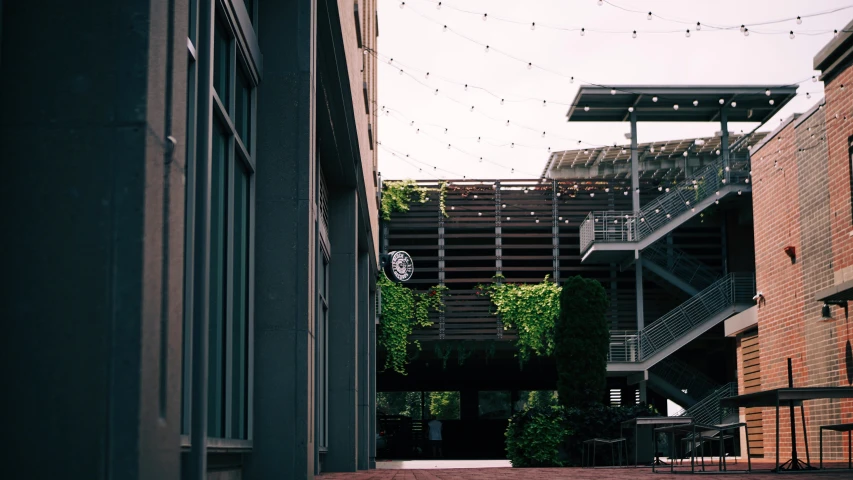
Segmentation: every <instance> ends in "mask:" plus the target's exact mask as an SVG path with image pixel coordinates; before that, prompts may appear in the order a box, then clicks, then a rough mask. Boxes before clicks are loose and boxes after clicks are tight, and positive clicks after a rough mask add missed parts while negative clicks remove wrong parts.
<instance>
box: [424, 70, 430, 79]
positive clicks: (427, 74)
mask: <svg viewBox="0 0 853 480" xmlns="http://www.w3.org/2000/svg"><path fill="white" fill-rule="evenodd" d="M424 78H426V79H427V80H429V72H426V75H424Z"/></svg>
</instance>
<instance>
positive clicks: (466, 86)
mask: <svg viewBox="0 0 853 480" xmlns="http://www.w3.org/2000/svg"><path fill="white" fill-rule="evenodd" d="M465 91H466V92H467V91H468V84H467V83H466V84H465Z"/></svg>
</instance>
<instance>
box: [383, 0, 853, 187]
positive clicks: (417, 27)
mask: <svg viewBox="0 0 853 480" xmlns="http://www.w3.org/2000/svg"><path fill="white" fill-rule="evenodd" d="M401 3H402V2H401V1H400V0H379V11H378V18H379V34H380V36H379V40H378V49H377V55H378V57H379V58H380V59H381V60H380V64H379V94H378V107H379V108H381V107H383V106H384V107H385V108H386V109H388V110H390V114H389V115H386V114H384V113H380V118H379V128H378V131H379V134H378V138H379V141H380V142H381V144H382V145H381V146H380V147H378V148H379V169H380V172H381V173H382V177H383V179H385V180H389V179H401V178H415V179H431V178H451V179H460V178H461V177H462V176H463V175H464V176H466V177H467V178H469V179H471V178H474V179H480V178H518V179H521V178H538V177H539V176H540V175H541V172H542V168H543V166H544V164H545V162H546V160H547V158H548V148H549V147H550V148H551V150H552V151H559V150H568V149H574V148H577V147H578V144H577V139H580V140H582V141H583V142H584V143H585V144H599V145H612V144H613V142H618V143H619V144H623V143H625V142H626V140H625V133H626V132H627V131H628V129H629V127H628V124H627V123H625V124H618V123H571V124H570V123H567V122H566V116H565V115H566V112H567V111H568V106H565V105H558V104H556V103H557V102H562V103H565V104H569V103H571V101H572V99H573V98H574V96H575V94H576V93H577V89H578V87H579V86H580V85H581V84H582V83H583V82H582V81H581V80H580V79H583V80H585V81H587V82H591V83H596V84H603V85H619V84H622V85H626V84H634V85H637V84H673V85H679V84H691V85H700V84H701V85H726V84H744V85H747V84H748V85H761V86H768V87H772V86H773V85H784V84H790V83H794V82H799V81H802V80H804V79H809V78H810V77H811V76H812V75H815V74H816V72H814V71H813V70H812V65H813V58H814V55H815V54H816V53H817V52H818V51H819V50H820V49H821V48H822V47H823V46H824V45H826V43H828V42H829V41H830V40H831V39H832V33H831V31H832V30H833V29H838V30H841V29H842V28H843V27H844V26H845V25H846V24H847V23H848V22H849V21H850V20H851V19H853V8H849V9H845V10H841V11H838V12H836V13H832V14H828V15H823V16H816V17H811V18H805V16H806V15H809V14H813V13H818V12H822V11H827V10H831V9H835V8H839V7H845V6H848V5H853V0H809V1H805V0H608V1H605V2H604V4H603V5H602V6H598V0H524V1H521V0H448V1H442V2H441V3H442V7H441V8H440V9H437V8H436V6H437V4H438V1H437V0H406V2H405V6H404V7H403V8H400V4H401ZM451 7H454V8H456V9H464V10H468V11H471V12H475V13H473V14H471V13H464V12H460V11H459V10H456V9H454V8H451ZM619 7H624V8H629V9H634V10H640V11H642V12H646V13H647V12H648V11H651V12H653V13H654V14H655V15H656V17H655V18H653V19H652V20H647V18H646V17H647V15H646V13H642V12H641V13H632V12H627V11H624V10H622V9H620V8H619ZM483 13H487V14H488V16H487V20H486V21H483V19H482V17H483V15H482V14H483ZM657 15H659V16H661V17H664V18H658V17H657ZM798 15H799V16H803V17H804V18H803V20H802V24H797V23H796V21H793V20H792V21H789V22H784V23H775V24H768V25H764V26H758V25H753V27H752V29H751V31H750V35H749V36H744V35H743V33H741V31H740V29H739V28H738V26H739V25H741V24H746V25H747V26H749V25H750V24H755V23H760V22H767V21H775V20H780V19H785V18H789V17H791V18H793V17H796V16H798ZM498 17H500V18H506V19H511V20H513V21H516V22H520V24H513V23H509V22H505V21H500V20H499V19H498ZM673 20H679V21H685V22H689V24H685V23H678V22H676V21H673ZM697 21H698V22H702V23H704V24H706V26H705V27H703V28H702V29H701V30H700V31H697V30H696V26H695V24H696V22H697ZM534 22H535V23H536V28H535V29H531V24H532V23H534ZM444 25H446V26H447V28H448V30H447V31H443V30H444V28H443V26H444ZM711 25H716V26H735V28H734V29H731V30H715V29H713V28H711V27H710V26H711ZM546 26H555V27H561V28H565V29H574V28H581V27H583V28H585V29H586V31H585V34H584V35H583V36H581V35H580V33H579V32H578V31H573V30H558V29H554V28H546ZM688 28H689V29H690V32H691V34H690V37H689V38H688V37H687V36H686V32H685V31H686V30H687V29H688ZM596 30H599V31H596ZM601 30H607V31H610V32H615V33H605V32H602V31H601ZM634 30H636V31H637V32H638V33H637V38H632V35H631V32H632V31H634ZM791 30H793V31H794V32H795V38H794V39H790V38H789V31H791ZM822 31H829V33H818V32H822ZM653 32H672V33H653ZM776 32H780V33H779V34H775V33H776ZM810 33H811V34H810ZM466 37H467V39H466ZM481 44H486V45H489V47H490V49H489V50H490V51H489V52H488V53H487V52H486V51H485V50H486V49H485V47H483V46H482V45H481ZM500 52H505V53H507V54H509V55H512V56H513V57H516V58H517V60H514V59H511V58H508V57H507V56H505V55H503V54H501V53H500ZM391 58H393V62H391V64H389V63H388V60H389V59H391ZM528 63H532V64H533V68H528ZM400 69H402V70H403V72H404V73H403V74H402V75H401V74H400ZM426 72H429V76H428V77H427V75H426ZM571 76H574V77H575V81H574V83H571V82H570V79H569V77H571ZM447 80H450V81H451V82H455V83H451V82H448V81H447ZM466 83H467V84H469V86H470V87H469V88H468V90H467V91H466V90H465V88H464V86H463V85H464V84H466ZM474 86H477V87H481V88H484V89H487V90H489V91H490V92H492V93H494V94H495V95H496V96H497V97H495V96H492V95H490V94H489V93H487V92H485V91H483V90H479V89H477V88H473V87H474ZM436 89H438V94H437V95H436V94H435V90H436ZM799 92H800V93H801V95H799V96H798V97H797V98H795V99H794V100H793V101H792V102H790V103H789V104H788V105H787V106H786V107H785V108H784V109H783V110H782V111H781V112H780V113H779V114H778V115H777V117H776V118H774V119H772V120H770V122H768V123H767V124H766V125H765V126H764V127H763V128H762V129H766V130H770V129H772V128H773V127H775V125H778V124H779V119H780V118H787V117H788V116H789V115H791V114H792V113H794V112H802V111H805V110H806V109H808V108H809V107H810V106H811V105H813V104H814V103H815V102H816V101H818V100H819V99H820V98H822V94H823V83H822V82H817V83H813V82H812V81H811V80H808V81H806V82H805V83H802V84H801V88H800V89H799ZM805 92H811V98H810V99H809V98H806V96H805ZM500 98H505V99H506V102H505V103H504V104H503V105H501V102H500ZM527 99H530V100H527ZM511 100H515V101H511ZM519 100H523V101H519ZM543 100H545V101H546V102H547V103H546V104H545V105H544V106H543V102H542V101H543ZM472 106H473V107H474V111H473V112H472V111H471V107H472ZM490 117H491V118H490ZM507 120H510V125H509V126H506V121H507ZM412 121H414V125H412V123H411V122H412ZM757 126H758V124H756V123H751V124H737V123H732V124H729V130H731V131H736V132H739V131H740V130H741V129H743V130H745V131H750V130H752V129H754V128H755V127H757ZM525 127H527V128H525ZM418 129H420V131H419V132H418ZM445 129H447V132H446V133H445ZM718 130H719V124H710V123H684V124H671V123H640V124H639V127H638V137H639V141H640V142H648V141H653V140H669V139H679V138H694V137H707V136H710V135H713V134H714V132H715V131H718ZM543 131H544V132H545V137H544V138H543V137H542V132H543ZM478 137H480V138H481V140H480V141H479V142H478V140H477V139H478ZM512 143H515V147H514V148H513V147H511V146H510V145H511V144H512ZM448 144H450V145H451V148H450V149H448V147H447V146H448ZM522 145H523V146H522ZM392 151H393V152H397V153H398V154H399V156H394V155H393V154H392V153H391V152H392ZM406 154H408V155H410V157H409V158H405V155H406ZM401 157H402V158H401ZM480 157H483V158H484V161H483V162H482V163H481V162H480V161H479V158H480ZM512 169H514V172H513V171H512Z"/></svg>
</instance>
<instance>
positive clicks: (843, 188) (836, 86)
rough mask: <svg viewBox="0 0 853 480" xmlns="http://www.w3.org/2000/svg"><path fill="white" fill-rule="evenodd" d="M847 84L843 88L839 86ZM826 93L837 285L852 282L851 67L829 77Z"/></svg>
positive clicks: (852, 110)
mask: <svg viewBox="0 0 853 480" xmlns="http://www.w3.org/2000/svg"><path fill="white" fill-rule="evenodd" d="M842 85H846V88H844V89H842V88H841V86H842ZM824 90H825V92H826V106H825V107H824V112H825V114H826V132H825V133H826V135H825V137H824V138H825V139H826V144H827V147H828V149H829V152H828V153H829V193H830V208H831V209H832V213H831V215H832V250H833V252H834V253H835V262H834V270H835V273H836V279H835V281H836V283H841V282H843V281H846V280H853V237H851V236H850V235H851V233H853V208H851V202H850V196H851V192H850V158H849V153H848V152H849V142H850V137H851V136H853V118H851V115H853V67H848V68H847V69H846V70H845V71H844V72H842V73H841V74H840V75H838V76H836V77H835V78H832V79H831V80H830V81H828V82H827V83H826V85H825V86H824Z"/></svg>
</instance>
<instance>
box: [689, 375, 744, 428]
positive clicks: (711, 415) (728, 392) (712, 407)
mask: <svg viewBox="0 0 853 480" xmlns="http://www.w3.org/2000/svg"><path fill="white" fill-rule="evenodd" d="M735 395H737V383H734V382H732V383H727V384H725V385H723V386H722V387H720V388H718V389H716V390H714V391H713V392H711V393H710V394H708V395H707V396H705V398H703V399H702V400H700V401H698V402H696V404H695V405H693V406H692V407H690V408H687V409H685V410H682V411H680V412H678V413H676V414H675V416H677V417H690V418H692V419H693V422H694V423H699V424H703V425H716V424H718V423H720V421H721V420H720V409H721V407H720V400H721V399H723V398H726V397H734V396H735Z"/></svg>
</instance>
